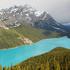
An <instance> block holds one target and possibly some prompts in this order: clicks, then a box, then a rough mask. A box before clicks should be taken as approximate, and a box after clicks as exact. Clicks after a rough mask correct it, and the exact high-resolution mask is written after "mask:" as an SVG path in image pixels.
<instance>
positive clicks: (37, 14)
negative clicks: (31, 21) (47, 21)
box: [35, 11, 43, 17]
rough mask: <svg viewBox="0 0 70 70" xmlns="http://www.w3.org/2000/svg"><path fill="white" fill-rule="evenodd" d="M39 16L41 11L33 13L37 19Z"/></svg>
mask: <svg viewBox="0 0 70 70" xmlns="http://www.w3.org/2000/svg"><path fill="white" fill-rule="evenodd" d="M41 14H43V11H35V15H36V16H37V17H39V16H40V15H41Z"/></svg>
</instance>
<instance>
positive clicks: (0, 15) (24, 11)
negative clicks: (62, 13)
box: [0, 5, 70, 37]
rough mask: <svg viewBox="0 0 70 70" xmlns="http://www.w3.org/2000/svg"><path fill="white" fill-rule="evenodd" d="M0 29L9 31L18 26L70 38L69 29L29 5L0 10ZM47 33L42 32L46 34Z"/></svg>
mask: <svg viewBox="0 0 70 70" xmlns="http://www.w3.org/2000/svg"><path fill="white" fill-rule="evenodd" d="M0 24H3V25H0V27H3V28H4V29H9V28H12V27H18V26H20V25H27V26H32V27H34V28H38V29H44V30H48V31H54V32H58V33H61V35H62V36H65V35H66V36H68V37H70V34H69V33H70V28H69V27H67V26H66V25H63V24H61V23H58V22H57V21H56V20H54V18H53V17H52V16H51V15H50V14H48V13H47V12H45V11H38V10H36V9H34V8H32V7H31V6H29V5H24V6H13V7H10V8H7V9H2V10H0ZM46 33H47V32H44V34H46Z"/></svg>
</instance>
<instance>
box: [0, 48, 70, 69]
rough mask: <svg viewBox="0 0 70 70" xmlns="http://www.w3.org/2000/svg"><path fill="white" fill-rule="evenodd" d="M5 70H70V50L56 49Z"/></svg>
mask: <svg viewBox="0 0 70 70" xmlns="http://www.w3.org/2000/svg"><path fill="white" fill-rule="evenodd" d="M1 69H2V67H1V66H0V70H1ZM3 70H70V49H65V48H55V49H54V50H52V51H50V52H49V53H45V54H43V55H39V56H37V57H32V58H30V59H28V60H26V61H25V62H22V63H20V64H18V65H16V66H12V67H10V68H6V67H4V68H3Z"/></svg>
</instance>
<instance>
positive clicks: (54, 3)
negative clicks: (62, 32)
mask: <svg viewBox="0 0 70 70" xmlns="http://www.w3.org/2000/svg"><path fill="white" fill-rule="evenodd" d="M24 4H29V5H31V6H32V7H34V8H35V9H37V10H42V11H44V10H45V11H47V12H49V14H51V15H52V17H54V18H55V19H56V20H57V21H59V22H70V0H0V9H2V8H8V7H10V6H13V5H24Z"/></svg>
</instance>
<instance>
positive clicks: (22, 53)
mask: <svg viewBox="0 0 70 70" xmlns="http://www.w3.org/2000/svg"><path fill="white" fill-rule="evenodd" d="M56 47H64V48H68V49H70V39H69V38H67V37H61V38H52V39H43V40H41V41H39V42H37V43H34V44H32V45H22V46H19V47H16V48H11V49H5V50H4V49H3V50H0V65H2V66H3V67H4V66H7V67H8V66H12V65H16V64H18V63H20V62H22V61H25V60H27V59H28V58H30V57H34V56H37V55H40V54H43V53H47V52H49V51H51V50H52V49H54V48H56Z"/></svg>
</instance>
